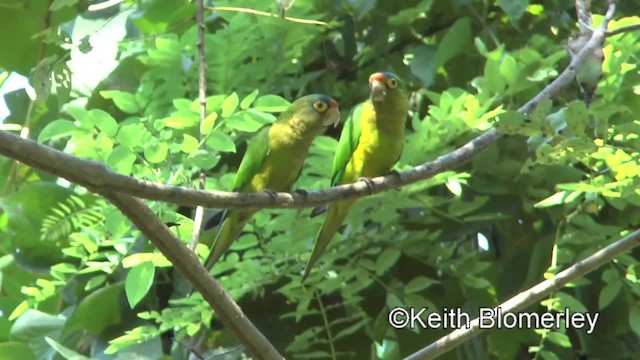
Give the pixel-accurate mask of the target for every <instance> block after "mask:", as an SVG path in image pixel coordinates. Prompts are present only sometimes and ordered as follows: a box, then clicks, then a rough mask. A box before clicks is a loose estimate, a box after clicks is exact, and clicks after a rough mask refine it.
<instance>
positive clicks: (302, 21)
mask: <svg viewBox="0 0 640 360" xmlns="http://www.w3.org/2000/svg"><path fill="white" fill-rule="evenodd" d="M208 9H209V10H213V11H233V12H242V13H247V14H253V15H260V16H268V17H276V18H280V19H283V18H282V17H280V15H277V14H272V13H268V12H266V11H260V10H254V9H248V8H241V7H228V6H215V7H210V8H208ZM284 19H285V20H288V21H291V22H295V23H300V24H311V25H323V26H325V25H327V23H326V22H324V21H318V20H308V19H300V18H294V17H289V16H285V17H284Z"/></svg>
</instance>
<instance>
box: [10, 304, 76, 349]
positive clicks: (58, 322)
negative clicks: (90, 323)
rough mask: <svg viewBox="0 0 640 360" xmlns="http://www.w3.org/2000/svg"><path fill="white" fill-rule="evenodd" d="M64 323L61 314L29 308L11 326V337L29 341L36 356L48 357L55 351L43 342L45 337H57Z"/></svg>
mask: <svg viewBox="0 0 640 360" xmlns="http://www.w3.org/2000/svg"><path fill="white" fill-rule="evenodd" d="M64 324H65V318H64V317H63V316H54V315H50V314H46V313H43V312H41V311H38V310H33V309H30V310H28V311H27V312H25V313H24V314H22V315H21V316H20V317H19V318H18V319H16V321H15V323H14V324H13V326H12V327H11V339H12V340H19V341H23V342H27V343H29V347H30V348H31V349H32V350H33V352H34V353H35V354H37V355H38V358H43V359H45V358H46V359H49V358H52V357H53V355H55V351H54V350H53V349H51V348H50V347H49V345H48V344H47V343H46V342H45V340H44V339H45V337H52V338H55V339H57V338H59V337H60V331H61V329H62V328H63V326H64Z"/></svg>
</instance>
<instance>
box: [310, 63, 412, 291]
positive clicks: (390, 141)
mask: <svg viewBox="0 0 640 360" xmlns="http://www.w3.org/2000/svg"><path fill="white" fill-rule="evenodd" d="M398 85H399V80H398V77H397V76H396V75H394V74H392V73H390V72H378V73H375V74H372V75H371V76H370V77H369V87H370V89H371V92H370V96H369V99H368V100H367V101H365V102H364V103H362V104H359V105H358V106H356V107H355V108H354V109H353V111H352V112H351V114H350V115H349V117H348V118H347V121H346V122H345V124H344V128H343V130H342V134H341V135H340V140H339V141H338V148H337V150H336V154H335V156H334V158H333V169H332V175H331V186H335V185H341V184H349V183H354V182H356V181H358V180H365V181H368V180H370V179H369V178H371V177H376V176H381V175H385V174H387V173H389V172H390V171H391V170H392V169H393V166H394V165H395V163H396V162H397V161H398V159H399V158H400V155H401V154H402V148H403V147H404V127H405V121H406V118H407V111H408V106H409V105H408V100H407V96H406V95H405V94H404V93H403V92H402V90H401V89H400V87H399V86H398ZM354 202H355V200H345V201H340V202H335V203H332V204H330V205H329V207H328V209H327V217H326V218H325V220H324V223H323V224H322V228H320V231H319V232H318V235H317V237H316V240H315V243H314V245H313V251H312V253H311V257H310V258H309V262H308V263H307V267H306V269H305V271H304V275H303V278H302V279H303V281H304V279H305V278H306V277H307V275H309V272H310V271H311V268H312V267H313V266H314V265H315V263H316V262H317V261H318V259H319V258H320V256H321V255H322V253H323V252H324V250H325V249H326V247H327V245H328V244H329V242H330V241H331V238H333V235H334V234H335V233H336V232H337V231H338V228H339V227H340V225H341V224H342V222H343V221H344V219H345V217H346V216H347V213H348V212H349V209H350V208H351V206H352V205H353V203H354Z"/></svg>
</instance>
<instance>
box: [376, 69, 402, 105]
mask: <svg viewBox="0 0 640 360" xmlns="http://www.w3.org/2000/svg"><path fill="white" fill-rule="evenodd" d="M398 85H400V81H399V80H398V77H397V76H396V75H395V74H393V73H390V72H386V71H385V72H377V73H374V74H371V76H369V88H370V89H371V94H370V98H371V101H373V102H382V101H384V99H385V98H386V97H387V95H389V94H391V93H393V92H395V91H398Z"/></svg>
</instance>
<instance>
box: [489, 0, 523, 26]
mask: <svg viewBox="0 0 640 360" xmlns="http://www.w3.org/2000/svg"><path fill="white" fill-rule="evenodd" d="M496 2H497V4H498V6H500V7H501V8H502V10H504V12H506V13H507V15H509V18H511V21H514V22H515V21H518V20H520V17H522V15H523V14H524V13H525V11H527V7H528V6H529V0H497V1H496Z"/></svg>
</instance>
